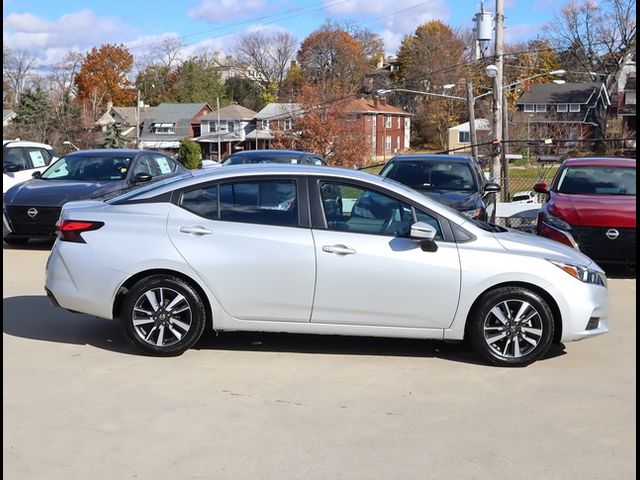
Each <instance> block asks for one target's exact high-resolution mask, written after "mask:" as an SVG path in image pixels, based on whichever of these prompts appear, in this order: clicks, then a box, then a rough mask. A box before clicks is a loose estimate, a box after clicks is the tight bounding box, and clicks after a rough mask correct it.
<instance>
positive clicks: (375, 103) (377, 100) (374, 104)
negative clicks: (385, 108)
mask: <svg viewBox="0 0 640 480" xmlns="http://www.w3.org/2000/svg"><path fill="white" fill-rule="evenodd" d="M379 103H380V97H378V96H375V97H373V108H375V109H376V110H377V109H378V105H379Z"/></svg>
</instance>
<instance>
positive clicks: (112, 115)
mask: <svg viewBox="0 0 640 480" xmlns="http://www.w3.org/2000/svg"><path fill="white" fill-rule="evenodd" d="M153 108H154V107H150V106H148V105H146V106H144V107H140V109H139V112H138V114H139V115H140V119H139V123H142V122H144V120H145V118H147V116H148V115H149V113H150V112H151V111H152V110H153ZM114 122H119V123H122V124H123V125H135V123H136V107H109V108H108V109H107V111H106V112H104V114H103V115H102V116H101V117H100V118H99V119H98V120H97V121H96V125H109V124H111V123H114Z"/></svg>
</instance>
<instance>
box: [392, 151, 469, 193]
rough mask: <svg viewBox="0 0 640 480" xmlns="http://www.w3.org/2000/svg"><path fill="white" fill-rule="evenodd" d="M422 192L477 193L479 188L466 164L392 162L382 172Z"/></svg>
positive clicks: (418, 161)
mask: <svg viewBox="0 0 640 480" xmlns="http://www.w3.org/2000/svg"><path fill="white" fill-rule="evenodd" d="M380 175H382V176H383V177H387V178H391V179H393V180H396V181H397V182H400V183H403V184H405V185H407V186H409V187H411V188H413V189H415V190H418V191H420V192H425V191H427V192H429V191H458V192H477V191H478V186H477V184H476V181H475V179H474V178H473V173H472V171H471V168H470V166H469V165H468V164H466V163H461V162H452V161H448V160H437V159H433V160H430V159H424V160H416V161H407V160H403V161H401V162H391V163H389V164H388V165H387V166H386V167H385V168H384V169H383V170H382V172H380Z"/></svg>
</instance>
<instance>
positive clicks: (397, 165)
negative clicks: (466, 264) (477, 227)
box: [380, 155, 500, 221]
mask: <svg viewBox="0 0 640 480" xmlns="http://www.w3.org/2000/svg"><path fill="white" fill-rule="evenodd" d="M380 175H381V176H383V177H386V178H390V179H392V180H395V181H397V182H400V183H402V184H404V185H407V186H408V187H411V188H413V189H414V190H417V191H418V192H420V193H422V194H424V195H426V196H428V197H431V198H433V199H434V200H438V201H439V202H441V203H444V204H446V205H449V206H450V207H452V208H455V209H456V210H458V211H460V212H462V213H464V214H465V215H467V216H468V217H469V218H475V219H478V220H483V221H486V219H487V210H486V205H485V202H484V197H485V195H487V194H489V193H497V192H499V191H500V185H498V184H497V183H490V182H487V181H486V179H485V176H484V174H483V173H482V169H481V168H480V164H479V163H478V162H476V161H475V160H474V159H473V157H471V156H466V155H398V156H396V157H393V158H392V159H391V160H389V162H388V163H387V164H386V165H385V166H384V167H383V168H382V170H381V171H380Z"/></svg>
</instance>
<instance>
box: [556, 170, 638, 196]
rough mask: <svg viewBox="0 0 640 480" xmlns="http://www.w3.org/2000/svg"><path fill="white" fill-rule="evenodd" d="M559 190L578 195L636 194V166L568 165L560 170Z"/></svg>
mask: <svg viewBox="0 0 640 480" xmlns="http://www.w3.org/2000/svg"><path fill="white" fill-rule="evenodd" d="M557 191H558V192H559V193H566V194H576V195H635V194H636V169H635V168H634V167H581V166H575V167H567V168H565V169H563V170H562V171H561V172H560V178H559V180H558V186H557Z"/></svg>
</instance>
